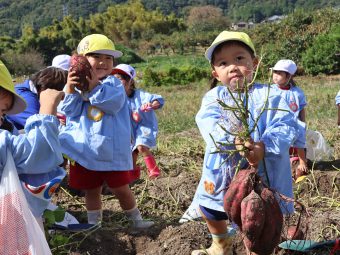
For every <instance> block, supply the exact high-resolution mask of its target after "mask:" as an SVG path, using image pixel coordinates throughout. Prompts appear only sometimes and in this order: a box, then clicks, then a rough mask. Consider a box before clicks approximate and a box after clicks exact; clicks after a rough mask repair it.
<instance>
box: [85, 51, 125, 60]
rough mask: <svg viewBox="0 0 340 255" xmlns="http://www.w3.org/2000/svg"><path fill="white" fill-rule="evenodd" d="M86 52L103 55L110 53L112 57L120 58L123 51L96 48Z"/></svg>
mask: <svg viewBox="0 0 340 255" xmlns="http://www.w3.org/2000/svg"><path fill="white" fill-rule="evenodd" d="M88 53H98V54H105V55H110V56H112V57H114V58H120V57H121V56H123V52H121V51H119V50H96V51H92V52H88Z"/></svg>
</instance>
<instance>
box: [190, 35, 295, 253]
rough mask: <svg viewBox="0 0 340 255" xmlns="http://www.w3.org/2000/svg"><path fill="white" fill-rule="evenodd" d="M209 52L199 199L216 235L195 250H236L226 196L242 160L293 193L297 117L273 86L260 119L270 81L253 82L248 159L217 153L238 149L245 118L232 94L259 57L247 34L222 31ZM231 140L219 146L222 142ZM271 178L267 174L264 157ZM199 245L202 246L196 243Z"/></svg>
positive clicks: (199, 118) (239, 91)
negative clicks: (292, 158)
mask: <svg viewBox="0 0 340 255" xmlns="http://www.w3.org/2000/svg"><path fill="white" fill-rule="evenodd" d="M205 57H206V58H207V59H208V60H209V63H210V65H211V68H212V76H213V78H214V79H213V81H212V83H211V84H210V90H209V91H208V92H207V93H206V94H205V95H204V97H203V100H202V104H201V108H200V110H199V111H198V113H197V115H196V123H197V125H198V128H199V130H200V132H201V135H202V137H203V138H204V141H205V143H206V150H205V155H204V162H203V171H202V177H201V180H200V183H199V185H198V188H197V191H196V194H195V201H196V203H197V207H198V209H199V211H200V213H201V215H202V217H203V219H204V220H205V221H206V223H207V226H208V229H209V232H210V233H211V236H212V245H211V246H210V247H209V248H207V249H201V250H194V251H193V252H192V255H199V254H209V255H227V254H228V255H229V254H233V250H232V242H233V238H232V235H233V234H234V233H235V230H234V229H233V228H229V227H228V224H227V220H228V215H227V214H226V213H225V211H224V208H223V198H224V195H225V193H226V190H227V188H228V186H229V184H230V183H231V181H232V178H233V176H234V174H235V171H236V168H237V166H238V164H239V163H240V164H241V167H243V168H245V167H246V166H247V165H252V166H254V167H256V168H257V169H258V173H259V175H260V176H261V177H262V178H263V181H264V182H266V183H267V184H268V185H270V186H271V187H272V188H274V189H275V190H277V191H278V192H280V193H282V194H284V195H286V196H288V197H291V198H293V188H292V178H291V175H290V171H288V170H287V169H289V167H290V162H289V153H288V148H289V146H290V144H291V143H292V141H294V139H295V138H296V136H297V135H298V134H299V133H298V126H297V122H296V121H295V119H294V115H293V114H292V113H290V112H289V111H288V110H287V109H288V105H287V103H286V101H285V99H284V98H282V97H281V96H280V95H279V94H278V93H276V92H275V91H272V90H270V91H269V99H268V103H267V108H268V109H285V110H287V111H276V110H265V111H264V112H263V114H262V115H261V116H260V119H259V121H258V122H257V123H255V120H256V119H257V117H258V116H259V114H260V111H259V109H262V108H263V107H264V103H265V99H266V97H267V95H268V86H266V85H262V84H253V85H252V87H251V88H249V95H248V97H247V99H248V102H247V103H245V104H246V105H247V106H248V110H249V116H251V117H249V119H248V120H247V121H248V124H249V127H250V128H251V129H250V130H252V128H253V127H254V125H256V126H257V127H256V129H255V130H254V132H253V133H252V134H251V137H250V140H251V142H250V143H249V144H245V146H246V147H247V149H248V153H246V154H245V155H244V156H245V157H246V159H247V161H248V162H246V161H240V160H241V156H240V155H239V154H234V155H228V153H216V152H217V151H219V150H221V149H222V150H235V146H234V145H233V144H234V143H235V134H238V132H239V131H240V130H241V129H242V122H241V121H240V119H238V117H237V116H236V115H235V114H234V113H233V112H232V111H231V110H227V107H225V108H224V107H222V106H221V104H220V103H219V101H220V102H223V103H224V104H226V105H227V106H229V107H230V109H233V108H235V107H236V103H235V101H234V98H237V99H239V100H240V99H244V100H245V97H244V94H243V90H244V86H245V85H246V84H249V83H250V82H251V81H252V79H253V73H254V71H255V69H256V67H257V64H258V60H257V58H256V56H255V47H254V45H253V43H252V41H251V39H250V38H249V36H248V35H247V34H246V33H243V32H230V31H223V32H221V33H220V34H219V35H218V36H217V37H216V39H215V40H214V41H213V43H212V44H211V46H210V47H209V48H208V49H207V51H206V53H205ZM228 88H229V90H228ZM221 143H222V144H230V145H229V146H228V145H223V147H221V148H220V147H219V144H221ZM264 161H265V165H266V171H267V174H268V179H266V178H265V176H266V175H265V172H264V163H263V162H264ZM281 209H282V211H283V212H284V213H292V212H293V211H294V208H293V204H292V203H290V204H285V205H284V206H282V208H281ZM198 247H199V245H198Z"/></svg>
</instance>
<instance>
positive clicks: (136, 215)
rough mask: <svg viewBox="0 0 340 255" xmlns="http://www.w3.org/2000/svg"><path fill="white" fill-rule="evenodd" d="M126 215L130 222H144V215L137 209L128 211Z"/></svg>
mask: <svg viewBox="0 0 340 255" xmlns="http://www.w3.org/2000/svg"><path fill="white" fill-rule="evenodd" d="M125 215H126V217H128V219H129V220H132V221H137V220H143V218H142V215H141V213H140V211H139V209H138V208H137V207H134V208H132V209H130V210H126V211H125Z"/></svg>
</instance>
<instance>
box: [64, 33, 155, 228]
mask: <svg viewBox="0 0 340 255" xmlns="http://www.w3.org/2000/svg"><path fill="white" fill-rule="evenodd" d="M77 52H78V54H81V55H84V56H85V57H86V58H87V59H88V61H89V63H90V65H91V67H92V68H91V77H87V80H88V82H89V90H88V91H87V92H85V93H79V91H78V90H76V89H75V86H76V85H78V83H79V77H77V75H76V73H75V72H74V71H70V72H69V75H68V79H67V84H66V86H65V93H66V95H65V99H64V100H63V102H62V107H61V110H62V111H63V112H64V113H65V115H66V119H67V121H66V126H65V127H64V128H63V130H62V131H61V133H60V141H61V143H62V144H63V153H64V154H66V155H67V156H68V157H69V158H71V159H72V160H74V161H75V162H76V163H75V164H71V165H70V179H69V182H70V186H71V187H72V188H74V189H80V190H85V201H86V209H87V216H88V223H90V224H98V223H100V222H101V220H102V204H101V190H102V187H103V184H104V182H105V183H106V184H107V186H108V187H109V188H110V189H111V191H112V193H113V194H114V195H115V196H116V197H117V199H118V201H119V203H120V206H121V208H122V209H123V210H124V212H125V214H126V216H127V217H128V219H129V220H130V221H131V222H132V225H133V227H135V228H148V227H150V226H152V225H153V224H154V223H153V222H152V221H145V220H143V219H142V216H141V213H140V211H139V210H138V208H137V205H136V200H135V197H134V195H133V193H132V191H131V189H130V187H129V184H130V182H131V181H132V178H131V176H132V175H131V173H130V171H131V170H133V164H132V155H131V150H130V144H131V134H132V133H131V123H130V113H129V106H128V102H127V97H126V94H125V90H124V86H123V85H122V83H121V82H120V80H119V79H117V78H115V77H114V76H112V75H110V74H111V71H112V69H113V63H114V59H115V58H119V57H120V56H122V52H120V51H118V50H116V49H115V45H114V43H113V42H112V41H111V40H110V39H109V38H107V37H106V36H105V35H102V34H91V35H88V36H86V37H84V38H83V39H82V40H81V41H80V43H79V45H78V48H77Z"/></svg>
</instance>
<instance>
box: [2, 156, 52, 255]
mask: <svg viewBox="0 0 340 255" xmlns="http://www.w3.org/2000/svg"><path fill="white" fill-rule="evenodd" d="M0 254H2V255H13V254H15V255H49V254H52V253H51V250H50V248H49V246H48V244H47V241H46V238H45V234H44V233H43V231H42V229H41V228H40V226H39V225H38V222H37V221H36V219H35V217H34V216H33V214H32V213H31V211H30V209H29V207H28V204H27V201H26V198H25V195H24V193H23V190H22V187H21V184H20V181H19V177H18V173H17V170H16V167H15V164H14V160H13V156H12V153H11V152H10V151H9V150H7V162H6V165H5V168H4V170H3V173H2V177H1V183H0Z"/></svg>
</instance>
